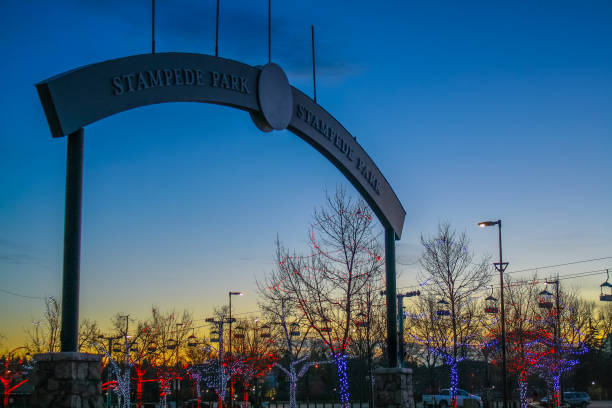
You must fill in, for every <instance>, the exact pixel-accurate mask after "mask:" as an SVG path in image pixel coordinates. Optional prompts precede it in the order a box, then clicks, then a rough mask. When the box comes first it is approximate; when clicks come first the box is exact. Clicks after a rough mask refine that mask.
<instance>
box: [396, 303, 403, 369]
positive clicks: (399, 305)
mask: <svg viewBox="0 0 612 408" xmlns="http://www.w3.org/2000/svg"><path fill="white" fill-rule="evenodd" d="M397 320H398V322H399V328H398V331H397V336H398V346H399V347H398V352H397V359H398V360H399V366H400V367H402V368H403V367H404V295H402V294H399V295H397Z"/></svg>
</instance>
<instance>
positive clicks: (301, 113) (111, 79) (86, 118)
mask: <svg viewBox="0 0 612 408" xmlns="http://www.w3.org/2000/svg"><path fill="white" fill-rule="evenodd" d="M260 72H261V69H260V68H259V67H253V66H250V65H247V64H243V63H241V62H237V61H233V60H229V59H225V58H219V57H214V56H210V55H204V54H191V53H159V54H142V55H135V56H130V57H125V58H118V59H113V60H109V61H104V62H100V63H97V64H92V65H86V66H84V67H81V68H77V69H74V70H71V71H68V72H65V73H62V74H59V75H56V76H54V77H51V78H49V79H47V80H45V81H42V82H40V83H38V84H37V85H36V88H37V89H38V93H39V96H40V100H41V102H42V105H43V108H44V110H45V114H46V116H47V121H48V123H49V127H50V129H51V134H52V135H53V136H54V137H62V136H65V135H69V134H71V133H73V132H76V131H77V130H79V129H81V128H82V127H84V126H86V125H88V124H91V123H93V122H96V121H98V120H101V119H103V118H105V117H108V116H111V115H114V114H116V113H119V112H123V111H126V110H129V109H133V108H137V107H140V106H146V105H152V104H157V103H165V102H203V103H213V104H219V105H226V106H231V107H234V108H237V109H241V110H245V111H248V112H250V113H251V114H255V115H257V114H260V113H261V109H260V105H259V102H258V98H257V97H258V89H257V80H258V76H259V73H260ZM291 91H292V93H293V104H294V106H293V116H292V118H291V122H290V124H289V126H288V129H289V130H291V131H292V132H293V133H295V134H296V135H298V136H299V137H301V138H302V139H304V140H305V141H306V142H307V143H309V144H310V145H312V146H313V147H314V148H315V149H317V150H318V151H319V152H320V153H321V154H323V155H324V156H325V157H326V158H327V159H328V160H329V161H331V162H332V163H333V164H334V165H335V166H336V167H337V168H338V169H339V170H340V171H341V172H342V173H343V174H344V175H345V176H346V177H347V178H348V180H349V181H350V182H351V183H352V184H353V185H354V186H355V187H356V188H357V190H358V191H359V193H360V194H361V195H362V196H363V197H364V199H365V200H366V201H367V202H368V204H369V205H370V206H371V207H372V209H373V211H374V212H375V213H376V215H377V217H378V218H379V219H380V221H381V223H382V224H383V225H384V226H385V227H386V228H392V229H393V231H394V232H395V235H396V239H399V238H400V237H401V234H402V228H403V223H404V218H405V215H406V212H405V211H404V209H403V207H402V205H401V203H400V201H399V200H398V199H397V196H396V195H395V193H394V192H393V189H392V188H391V186H390V185H389V183H388V182H387V181H386V179H385V178H384V176H383V175H382V173H381V172H380V170H379V169H378V166H376V164H375V163H374V162H373V161H372V159H371V158H370V157H369V156H368V154H367V153H366V152H365V150H364V149H363V148H362V147H361V146H360V145H359V143H357V141H356V139H355V138H354V137H353V136H352V135H351V134H350V133H349V132H348V131H347V130H346V129H345V128H344V127H343V126H342V125H341V124H340V123H339V122H338V121H337V120H336V119H335V118H334V117H333V116H332V115H330V114H329V113H328V112H327V111H325V110H324V109H323V108H322V107H321V106H319V105H317V104H316V103H315V102H314V101H313V100H312V99H311V98H310V97H308V96H306V95H305V94H304V93H302V92H300V91H299V90H298V89H296V88H293V87H291Z"/></svg>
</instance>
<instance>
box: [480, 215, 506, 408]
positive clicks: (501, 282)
mask: <svg viewBox="0 0 612 408" xmlns="http://www.w3.org/2000/svg"><path fill="white" fill-rule="evenodd" d="M493 225H497V227H498V231H499V262H495V263H493V265H495V269H496V270H497V271H498V272H499V290H500V296H499V297H500V300H501V329H502V332H501V341H502V386H503V388H502V390H503V393H504V408H508V385H507V379H506V376H507V370H506V311H505V303H504V271H505V270H506V268H507V267H508V262H504V261H503V258H502V234H501V228H502V222H501V220H497V221H483V222H479V223H478V226H480V227H482V228H484V227H491V226H493Z"/></svg>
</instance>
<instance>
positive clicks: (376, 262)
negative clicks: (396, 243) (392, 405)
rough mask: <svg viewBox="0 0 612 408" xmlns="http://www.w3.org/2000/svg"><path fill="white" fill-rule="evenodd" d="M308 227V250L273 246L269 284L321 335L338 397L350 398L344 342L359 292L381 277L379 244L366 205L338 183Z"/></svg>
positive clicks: (346, 342)
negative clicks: (275, 276) (274, 269)
mask: <svg viewBox="0 0 612 408" xmlns="http://www.w3.org/2000/svg"><path fill="white" fill-rule="evenodd" d="M313 218H314V223H313V225H312V227H311V230H310V232H309V239H310V243H311V245H312V248H311V250H310V254H309V255H306V256H298V255H297V254H295V253H290V252H289V251H287V250H286V249H284V248H282V247H279V248H278V249H277V262H278V269H279V274H280V275H281V276H279V278H280V279H279V281H278V282H276V283H275V285H274V286H273V287H275V288H276V289H275V290H278V291H281V292H282V293H284V294H286V295H287V296H288V298H290V299H292V300H293V301H294V302H295V304H296V305H297V307H298V308H299V309H300V310H301V312H302V313H303V314H304V316H305V318H306V320H307V322H308V324H309V325H310V327H311V329H312V330H313V332H314V333H315V334H316V335H317V336H318V337H319V338H320V339H321V340H322V341H323V343H324V344H325V345H326V347H327V348H328V350H329V352H330V353H331V355H332V357H333V359H334V362H335V364H336V367H337V373H338V380H339V391H340V400H341V403H342V405H343V407H348V404H349V389H348V376H347V372H346V370H347V347H348V345H349V343H350V339H351V335H352V330H351V329H352V328H353V327H354V326H353V319H354V317H355V316H356V315H357V313H359V306H360V305H359V303H358V302H356V299H358V297H359V295H360V294H361V293H363V291H364V290H366V289H367V287H368V284H369V283H370V282H373V281H376V280H380V279H381V278H382V266H383V260H382V257H381V256H380V255H379V254H380V253H381V251H380V244H379V242H378V241H377V236H376V234H375V233H374V230H373V218H372V215H371V212H370V209H369V208H368V207H367V205H366V204H365V202H363V201H362V200H359V201H353V200H352V199H350V198H349V197H347V195H346V193H345V192H344V190H342V189H338V190H337V191H336V194H335V195H334V196H333V197H330V196H328V197H327V206H326V207H325V208H323V209H321V210H319V211H315V214H314V217H313Z"/></svg>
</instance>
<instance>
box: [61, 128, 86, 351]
mask: <svg viewBox="0 0 612 408" xmlns="http://www.w3.org/2000/svg"><path fill="white" fill-rule="evenodd" d="M82 199H83V129H79V130H77V131H76V132H74V133H71V134H69V135H68V148H67V154H66V209H65V215H64V217H65V218H64V272H63V282H62V328H61V331H60V342H61V351H63V352H66V351H78V349H77V348H78V339H79V279H80V274H81V273H80V272H81V209H82Z"/></svg>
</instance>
